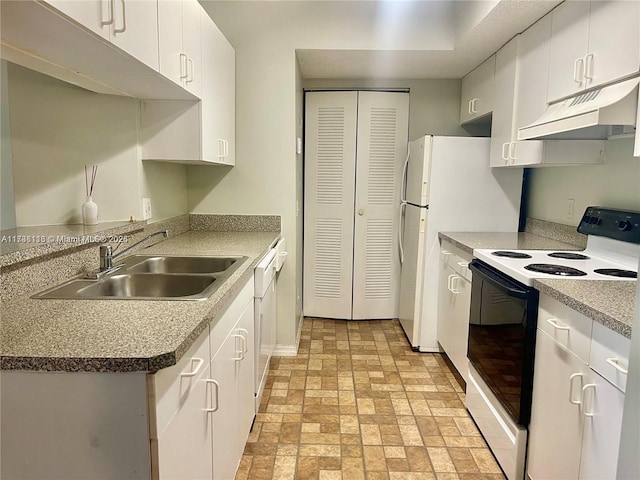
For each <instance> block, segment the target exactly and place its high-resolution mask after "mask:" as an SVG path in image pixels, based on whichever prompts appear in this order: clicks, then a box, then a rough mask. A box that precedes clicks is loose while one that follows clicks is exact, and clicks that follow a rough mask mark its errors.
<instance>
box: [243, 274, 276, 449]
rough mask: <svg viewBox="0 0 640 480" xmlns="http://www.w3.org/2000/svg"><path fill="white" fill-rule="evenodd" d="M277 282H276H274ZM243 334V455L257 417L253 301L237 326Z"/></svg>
mask: <svg viewBox="0 0 640 480" xmlns="http://www.w3.org/2000/svg"><path fill="white" fill-rule="evenodd" d="M274 283H275V282H274ZM236 331H237V334H239V335H241V337H242V340H241V342H240V343H241V344H242V345H240V350H239V351H240V352H241V355H238V356H239V357H240V358H241V359H240V360H238V361H237V363H238V422H239V423H238V441H239V445H238V449H239V454H240V455H242V451H243V450H244V444H245V442H246V441H247V437H248V436H249V431H250V430H251V425H252V424H253V418H254V417H255V413H256V410H255V400H254V398H255V397H254V393H255V388H254V387H255V375H254V368H255V355H256V351H255V336H254V333H255V332H254V317H253V302H251V303H249V304H247V306H246V308H245V309H244V312H243V313H242V316H241V317H240V320H238V326H237V328H236Z"/></svg>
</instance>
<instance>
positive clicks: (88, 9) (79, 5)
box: [47, 0, 114, 40]
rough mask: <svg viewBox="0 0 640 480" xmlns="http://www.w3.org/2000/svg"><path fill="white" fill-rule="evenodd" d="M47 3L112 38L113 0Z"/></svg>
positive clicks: (77, 0)
mask: <svg viewBox="0 0 640 480" xmlns="http://www.w3.org/2000/svg"><path fill="white" fill-rule="evenodd" d="M47 3H48V4H49V5H51V6H52V7H54V8H55V9H56V10H58V11H59V12H61V13H63V14H65V15H66V16H67V17H69V18H71V19H73V20H75V21H76V22H78V23H79V24H80V25H82V26H84V27H86V28H88V29H89V30H91V31H92V32H94V33H97V34H98V35H100V36H101V37H102V38H104V39H106V40H110V39H111V30H112V29H113V22H114V18H113V14H114V12H113V1H112V0H48V1H47Z"/></svg>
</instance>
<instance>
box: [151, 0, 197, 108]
mask: <svg viewBox="0 0 640 480" xmlns="http://www.w3.org/2000/svg"><path fill="white" fill-rule="evenodd" d="M158 30H159V42H160V43H159V50H160V73H162V74H163V75H164V76H166V77H167V78H170V79H171V80H173V81H174V82H175V83H177V84H179V85H182V86H183V87H184V88H185V89H187V90H189V91H190V92H191V93H193V94H194V95H196V96H200V84H201V78H202V46H201V34H200V5H199V4H198V2H197V1H196V0H159V1H158Z"/></svg>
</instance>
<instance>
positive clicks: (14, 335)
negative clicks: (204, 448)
mask: <svg viewBox="0 0 640 480" xmlns="http://www.w3.org/2000/svg"><path fill="white" fill-rule="evenodd" d="M279 237H280V234H279V233H278V232H204V231H201V232H197V231H188V232H186V233H184V234H182V235H179V236H176V237H172V238H169V239H167V240H165V241H163V242H160V243H158V244H156V245H154V246H153V247H150V248H149V249H146V250H145V251H144V253H164V254H174V255H183V254H189V255H245V256H247V257H248V259H247V260H246V261H245V262H244V263H243V264H242V265H241V266H240V268H238V270H236V271H235V272H234V273H233V274H232V275H231V276H230V277H229V279H228V280H227V281H225V282H224V283H223V284H221V286H220V288H218V290H217V291H215V292H214V293H213V295H212V296H211V297H210V298H209V299H207V300H204V301H137V300H42V299H32V298H29V297H28V296H19V297H17V298H14V299H11V300H9V301H6V302H4V301H3V303H2V323H1V325H0V352H1V357H0V362H1V363H0V367H1V368H2V369H3V370H13V369H19V370H50V371H94V372H95V371H98V372H130V371H154V370H158V369H160V368H165V367H168V366H171V365H174V364H175V363H176V362H177V360H179V359H180V357H181V356H182V355H183V354H184V353H185V352H186V351H187V349H188V348H189V347H190V346H191V344H192V343H193V342H194V341H195V339H196V338H197V337H198V336H199V335H200V333H202V332H203V331H204V330H205V329H206V328H207V326H208V325H209V324H210V323H211V322H213V321H215V320H216V317H217V316H218V314H219V313H220V312H221V311H223V310H224V309H225V308H226V307H227V306H228V305H229V303H230V302H231V301H233V299H234V297H235V296H236V294H237V293H238V292H239V291H240V289H241V288H242V287H243V286H244V284H245V282H246V281H247V280H249V278H250V277H251V274H252V270H253V267H254V266H255V265H256V263H257V261H258V260H259V259H260V258H261V257H262V256H263V255H264V254H265V253H266V252H267V251H268V249H269V247H270V246H271V245H273V244H274V243H275V241H276V240H277V239H278V238H279ZM52 286H53V285H52ZM40 290H41V289H40ZM33 293H36V292H33Z"/></svg>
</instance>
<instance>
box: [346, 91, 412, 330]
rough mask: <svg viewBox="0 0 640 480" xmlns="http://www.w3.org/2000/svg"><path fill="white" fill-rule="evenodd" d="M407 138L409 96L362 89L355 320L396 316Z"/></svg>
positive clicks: (354, 282)
mask: <svg viewBox="0 0 640 480" xmlns="http://www.w3.org/2000/svg"><path fill="white" fill-rule="evenodd" d="M408 136H409V94H407V93H389V92H359V93H358V131H357V146H356V151H357V159H356V194H355V202H356V203H355V210H356V215H355V221H354V240H353V250H354V253H353V314H352V317H351V318H353V319H358V320H359V319H373V318H397V317H398V293H399V292H398V285H399V283H400V258H399V255H398V222H399V218H398V198H400V181H401V176H402V167H403V164H404V160H405V159H406V157H407V139H408Z"/></svg>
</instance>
